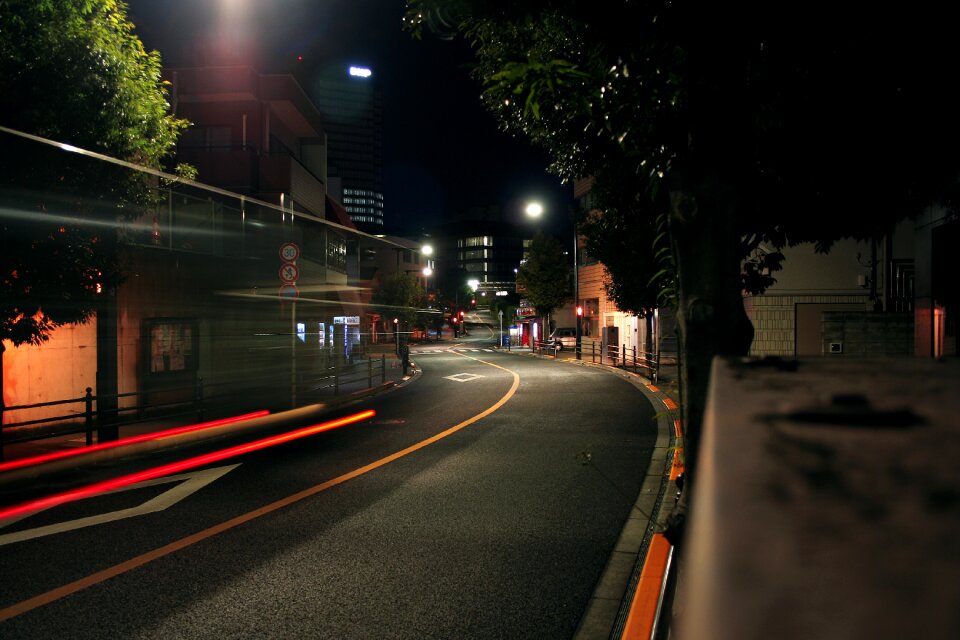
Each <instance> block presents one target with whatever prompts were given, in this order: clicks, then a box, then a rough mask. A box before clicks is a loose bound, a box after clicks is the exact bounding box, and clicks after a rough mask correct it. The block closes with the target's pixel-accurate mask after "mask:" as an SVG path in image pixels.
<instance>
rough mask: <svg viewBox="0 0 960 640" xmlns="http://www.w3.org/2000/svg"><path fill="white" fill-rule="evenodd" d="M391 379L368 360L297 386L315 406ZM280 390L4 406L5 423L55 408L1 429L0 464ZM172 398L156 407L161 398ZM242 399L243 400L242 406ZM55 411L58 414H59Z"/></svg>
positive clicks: (178, 391) (212, 390)
mask: <svg viewBox="0 0 960 640" xmlns="http://www.w3.org/2000/svg"><path fill="white" fill-rule="evenodd" d="M386 378H387V364H386V356H385V355H380V356H379V358H376V357H373V356H371V357H369V358H366V359H358V360H355V361H353V362H349V363H336V364H334V365H333V366H330V367H325V368H323V369H320V370H314V371H313V372H312V373H311V375H310V376H309V378H306V379H302V380H300V381H298V385H297V386H298V390H297V391H298V392H299V393H298V394H297V395H296V397H297V398H299V400H300V402H303V403H305V402H310V401H314V400H317V399H318V398H320V397H322V396H329V395H330V394H332V395H334V396H338V395H340V393H341V392H344V391H346V390H348V389H349V390H350V391H351V392H354V391H357V390H363V389H368V388H372V387H373V386H374V381H375V380H379V384H381V385H382V384H384V383H385V382H386ZM277 392H278V389H277V388H276V387H275V386H265V385H263V384H257V383H255V382H252V381H249V380H246V381H233V382H222V383H217V384H209V383H205V382H204V380H203V378H198V379H197V382H196V384H194V385H190V386H181V387H164V388H161V389H149V390H143V391H135V392H131V393H119V394H111V395H100V396H97V395H94V394H93V388H92V387H87V388H86V390H85V393H84V395H82V396H79V397H76V398H67V399H64V400H55V401H52V402H39V403H36V404H28V405H16V406H10V407H3V406H0V420H2V418H3V414H4V413H12V412H14V411H19V410H30V409H40V408H51V415H49V416H46V417H43V418H36V419H32V420H23V421H20V422H11V423H7V424H0V460H3V459H4V455H3V448H4V442H7V443H13V442H24V441H28V440H41V439H44V438H51V437H56V436H61V435H68V434H75V433H83V434H85V436H86V445H87V446H90V445H92V444H93V443H94V432H95V431H96V432H97V433H98V438H97V439H98V440H99V439H103V434H102V432H107V433H109V432H111V431H112V432H113V433H116V429H117V428H118V427H119V426H121V425H133V424H137V423H142V422H148V421H153V420H159V419H162V420H174V419H178V418H184V417H186V416H190V418H191V419H192V418H193V417H196V419H197V420H198V421H203V420H204V417H205V415H206V414H208V413H221V412H223V411H225V410H230V411H234V410H237V409H240V408H247V405H250V406H253V405H256V404H257V403H260V402H263V401H271V402H276V401H277ZM158 397H159V398H172V399H169V400H167V401H159V402H158V401H157V398H158ZM129 398H135V400H134V401H133V404H129V405H127V406H120V407H118V408H116V409H112V410H110V411H102V410H101V409H100V406H101V405H107V406H117V405H118V404H120V402H121V401H122V400H124V399H129ZM238 399H240V400H239V401H238ZM54 408H55V409H54Z"/></svg>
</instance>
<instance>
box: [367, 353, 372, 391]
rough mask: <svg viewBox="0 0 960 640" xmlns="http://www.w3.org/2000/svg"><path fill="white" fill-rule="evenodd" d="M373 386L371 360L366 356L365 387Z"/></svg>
mask: <svg viewBox="0 0 960 640" xmlns="http://www.w3.org/2000/svg"><path fill="white" fill-rule="evenodd" d="M372 386H373V360H371V359H370V358H369V357H368V358H367V388H368V389H369V388H370V387H372Z"/></svg>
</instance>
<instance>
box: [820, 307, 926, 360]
mask: <svg viewBox="0 0 960 640" xmlns="http://www.w3.org/2000/svg"><path fill="white" fill-rule="evenodd" d="M822 334H823V351H822V352H823V354H824V355H831V356H852V357H872V356H891V355H904V356H905V355H910V354H912V353H913V314H912V313H909V312H908V313H873V312H868V311H860V312H855V311H837V312H831V311H826V312H824V313H823V331H822Z"/></svg>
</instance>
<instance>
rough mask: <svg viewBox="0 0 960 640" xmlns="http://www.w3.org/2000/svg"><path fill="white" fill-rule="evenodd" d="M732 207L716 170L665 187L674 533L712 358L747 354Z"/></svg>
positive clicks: (748, 332) (748, 335)
mask: <svg viewBox="0 0 960 640" xmlns="http://www.w3.org/2000/svg"><path fill="white" fill-rule="evenodd" d="M738 213H739V211H738V199H737V196H736V192H735V190H734V189H733V188H732V187H731V186H730V185H729V184H727V183H725V182H724V181H723V180H721V179H720V178H719V177H718V176H717V175H715V174H707V175H705V176H702V177H698V178H696V179H694V180H690V181H683V180H682V181H681V183H680V184H679V185H678V188H675V189H672V190H671V192H670V235H671V241H672V243H673V248H674V256H675V260H676V268H677V278H678V293H679V296H678V308H677V332H678V340H679V352H680V390H681V391H680V392H681V404H682V412H683V414H682V415H683V429H684V460H685V469H686V471H685V479H686V484H685V486H686V487H687V488H686V489H685V490H684V491H683V494H682V498H683V499H682V501H681V506H680V509H679V511H678V517H679V518H680V519H681V522H680V523H679V527H680V528H681V532H682V518H683V514H684V511H685V507H686V504H685V503H686V498H687V496H688V495H689V493H690V491H689V484H690V483H691V482H692V481H694V478H695V476H696V465H697V455H698V452H699V447H698V445H699V442H700V434H701V429H702V424H703V418H704V411H705V409H706V400H707V389H708V386H709V383H710V369H711V366H712V361H713V358H714V357H715V356H717V355H746V354H747V353H748V351H749V349H750V343H751V342H752V340H753V325H752V324H751V323H750V320H749V318H748V317H747V314H746V311H745V310H744V308H743V296H742V293H741V279H740V259H741V256H740V252H739V247H740V237H739V228H738V221H739V216H738ZM671 524H672V525H677V523H671Z"/></svg>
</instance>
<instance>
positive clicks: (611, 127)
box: [407, 0, 960, 495]
mask: <svg viewBox="0 0 960 640" xmlns="http://www.w3.org/2000/svg"><path fill="white" fill-rule="evenodd" d="M940 12H942V10H941V9H939V8H937V7H935V6H934V7H932V8H928V7H925V6H916V5H912V6H911V9H910V13H907V12H893V11H884V10H882V9H880V8H873V9H870V10H863V9H862V8H861V7H852V8H850V9H847V8H844V7H837V6H836V5H827V4H826V3H816V2H814V3H813V5H811V4H810V3H807V4H805V5H804V7H803V10H802V11H794V12H791V11H789V10H787V9H784V8H783V7H781V6H779V5H778V6H774V5H771V4H769V3H759V2H756V3H751V2H746V3H739V4H735V5H730V4H729V3H688V2H678V1H676V0H654V1H648V2H634V1H628V0H619V1H616V0H615V1H611V2H608V3H603V4H602V5H601V6H597V5H596V4H595V3H585V2H575V1H573V0H548V1H546V2H523V1H521V2H506V1H498V0H484V1H481V0H476V1H474V0H452V1H444V0H410V2H409V11H408V13H407V24H408V26H409V28H411V29H413V30H414V32H415V33H416V31H417V29H420V30H422V29H423V28H424V27H425V26H427V27H432V28H434V29H437V30H441V31H443V32H444V35H445V36H447V37H452V36H453V35H454V34H456V33H461V34H464V35H465V37H466V38H467V40H468V41H469V42H470V44H471V46H472V47H473V49H474V51H475V52H476V55H477V65H476V68H475V75H476V77H478V78H479V79H480V80H481V81H482V82H483V86H484V94H483V99H484V101H485V103H486V104H487V106H488V107H489V108H490V110H491V111H492V112H493V113H494V114H496V116H497V117H498V119H499V120H500V122H501V124H502V125H503V127H504V128H505V129H506V130H508V131H511V132H522V133H524V134H526V135H527V136H528V137H529V138H530V139H531V140H532V141H533V142H534V143H536V144H539V145H541V146H543V147H544V148H546V149H547V150H548V151H549V152H550V153H551V155H552V157H553V159H554V163H553V165H552V168H553V170H554V171H556V172H557V173H558V174H560V175H562V176H564V177H568V178H576V177H583V176H589V175H596V176H598V179H603V175H604V174H605V173H607V174H608V175H617V174H619V175H629V176H631V178H630V179H629V181H628V184H627V185H623V188H629V189H631V191H632V193H633V194H634V195H635V197H636V199H637V201H638V202H639V201H640V200H642V199H643V200H645V201H646V202H648V203H650V206H649V207H647V206H643V207H638V208H637V209H636V211H635V213H637V214H639V215H641V216H645V217H650V216H654V217H656V216H664V217H665V219H666V220H667V223H668V228H669V239H670V246H671V250H672V251H671V253H672V259H673V264H674V267H675V276H676V281H677V294H678V295H677V316H678V327H679V341H680V349H681V393H682V401H683V412H684V421H685V427H686V433H687V439H686V444H687V448H688V456H687V460H688V465H689V467H690V470H691V471H694V470H695V467H694V464H695V462H696V445H697V442H698V438H699V431H700V425H701V422H702V416H703V411H704V407H705V400H706V391H707V384H708V380H709V371H710V366H711V361H712V358H713V357H714V356H715V355H745V354H746V353H747V352H748V349H749V346H750V342H751V340H752V335H753V330H752V327H751V325H750V323H749V320H748V318H747V317H746V314H745V313H744V309H743V304H742V290H743V288H744V281H745V276H748V277H751V278H752V280H753V282H752V283H751V284H750V286H752V287H754V288H759V289H762V287H763V286H764V283H765V282H767V283H768V282H769V281H770V279H769V276H768V275H766V274H765V273H764V269H763V268H761V269H757V268H756V262H755V261H752V260H751V258H752V257H754V256H755V255H756V253H755V252H756V250H757V248H758V247H759V246H760V245H761V244H762V243H766V244H769V245H772V246H774V247H776V248H781V247H784V246H788V245H792V244H797V243H800V242H813V243H815V245H816V247H817V248H818V249H819V250H822V251H826V250H828V249H829V248H830V246H831V244H832V243H833V242H834V241H836V240H837V239H839V238H844V237H852V238H857V239H864V238H867V237H870V236H875V235H877V234H879V233H882V232H883V231H884V230H886V229H888V228H890V227H891V225H892V224H893V222H894V221H895V220H897V219H901V218H903V217H906V216H908V215H912V214H915V213H917V212H918V211H919V210H920V209H921V208H922V207H925V206H929V205H931V204H934V203H946V204H950V203H951V202H953V201H954V200H955V198H954V192H955V189H956V183H957V162H956V160H955V159H954V157H953V156H954V154H955V149H956V148H957V143H958V142H960V121H958V119H957V118H956V117H955V114H953V113H951V110H952V107H951V105H952V104H953V100H952V97H951V92H952V86H951V83H949V82H948V81H947V78H950V77H951V75H952V66H953V60H954V59H955V55H953V53H952V52H951V50H950V43H951V42H952V36H951V34H950V32H949V29H950V27H949V26H948V25H950V24H951V21H950V20H949V19H947V16H946V15H939V14H940ZM611 168H615V169H616V170H615V171H612V172H611V171H610V170H611ZM630 215H631V216H632V215H633V214H632V213H631V214H630ZM623 219H624V221H626V220H628V218H627V217H624V218H623ZM765 260H766V263H765V264H764V265H763V266H764V267H767V268H769V267H774V268H775V267H777V266H779V262H780V260H782V255H780V256H779V257H778V255H777V254H776V252H775V253H773V254H770V255H769V256H768V257H767V258H765ZM744 265H747V266H746V270H744ZM750 265H753V266H752V267H751V266H750ZM757 275H759V276H761V277H760V278H755V277H753V276H757ZM764 278H766V280H765V279H764ZM687 493H688V492H685V495H686V494H687Z"/></svg>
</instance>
